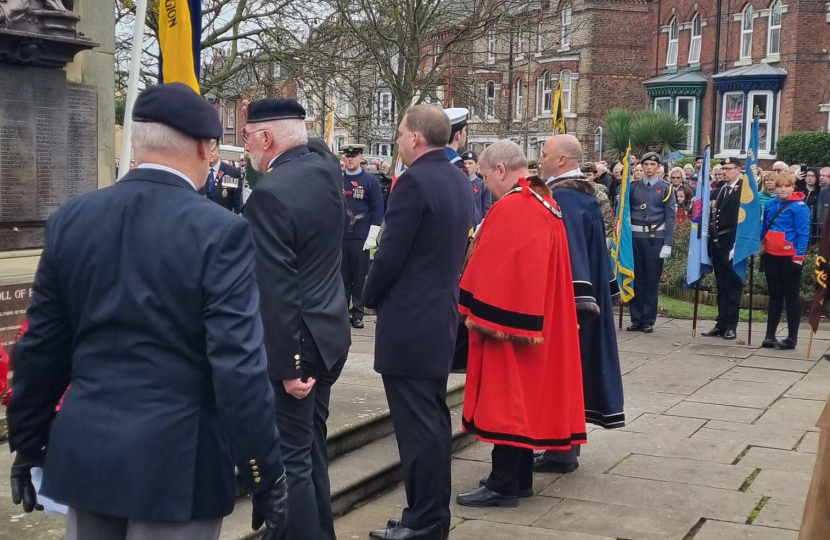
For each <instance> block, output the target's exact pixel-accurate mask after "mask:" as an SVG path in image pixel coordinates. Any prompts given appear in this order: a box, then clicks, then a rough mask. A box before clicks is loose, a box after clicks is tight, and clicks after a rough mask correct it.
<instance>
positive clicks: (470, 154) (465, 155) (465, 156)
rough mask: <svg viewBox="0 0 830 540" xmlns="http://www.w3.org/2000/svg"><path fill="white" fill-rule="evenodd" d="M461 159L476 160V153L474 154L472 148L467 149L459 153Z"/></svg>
mask: <svg viewBox="0 0 830 540" xmlns="http://www.w3.org/2000/svg"><path fill="white" fill-rule="evenodd" d="M461 159H463V160H464V161H469V160H473V161H475V162H478V154H476V153H475V152H474V151H473V150H467V151H466V152H464V153H463V154H461Z"/></svg>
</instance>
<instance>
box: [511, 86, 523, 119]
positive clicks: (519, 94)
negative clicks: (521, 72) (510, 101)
mask: <svg viewBox="0 0 830 540" xmlns="http://www.w3.org/2000/svg"><path fill="white" fill-rule="evenodd" d="M515 92H516V112H515V114H514V115H513V116H514V117H515V119H516V120H521V119H522V115H523V114H524V110H525V108H524V107H525V106H524V83H523V82H522V80H521V79H518V80H517V81H516V90H515Z"/></svg>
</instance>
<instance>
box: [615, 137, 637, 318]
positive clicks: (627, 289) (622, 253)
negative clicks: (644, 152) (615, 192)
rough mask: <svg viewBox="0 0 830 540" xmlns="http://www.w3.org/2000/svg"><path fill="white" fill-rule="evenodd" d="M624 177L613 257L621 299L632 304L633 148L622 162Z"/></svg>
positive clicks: (618, 206)
mask: <svg viewBox="0 0 830 540" xmlns="http://www.w3.org/2000/svg"><path fill="white" fill-rule="evenodd" d="M622 165H623V176H622V184H621V185H620V196H619V198H618V199H617V200H618V201H619V202H618V203H617V219H616V221H615V222H614V242H613V244H612V245H611V257H612V258H613V259H614V269H615V271H616V273H617V283H618V284H619V286H620V297H621V298H622V301H623V302H626V303H627V302H630V301H631V299H632V298H634V244H633V242H632V240H631V208H630V206H629V204H628V193H629V191H630V188H631V183H630V182H629V178H631V148H628V150H626V152H625V157H624V158H623V161H622Z"/></svg>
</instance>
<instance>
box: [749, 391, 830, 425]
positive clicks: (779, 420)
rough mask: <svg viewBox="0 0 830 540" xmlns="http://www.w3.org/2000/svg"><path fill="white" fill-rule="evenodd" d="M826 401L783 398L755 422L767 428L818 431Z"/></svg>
mask: <svg viewBox="0 0 830 540" xmlns="http://www.w3.org/2000/svg"><path fill="white" fill-rule="evenodd" d="M823 410H824V401H812V400H808V399H790V398H781V399H779V400H778V401H776V402H775V403H773V405H772V407H770V408H769V410H768V411H767V412H765V413H764V414H763V416H761V418H759V419H758V421H757V422H755V425H756V426H763V427H767V428H773V429H778V428H791V429H803V430H804V431H818V428H817V427H816V422H818V418H819V416H821V411H823Z"/></svg>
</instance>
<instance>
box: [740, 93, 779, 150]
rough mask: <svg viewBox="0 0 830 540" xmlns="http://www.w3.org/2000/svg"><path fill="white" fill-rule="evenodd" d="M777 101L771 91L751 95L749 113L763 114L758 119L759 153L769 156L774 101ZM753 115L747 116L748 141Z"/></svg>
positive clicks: (749, 97)
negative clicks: (756, 111)
mask: <svg viewBox="0 0 830 540" xmlns="http://www.w3.org/2000/svg"><path fill="white" fill-rule="evenodd" d="M773 99H775V97H774V96H773V93H772V92H771V91H769V90H758V91H753V92H750V93H749V96H748V99H747V101H748V107H749V108H748V109H747V111H750V112H752V111H755V110H756V109H757V110H758V111H759V112H760V113H761V116H760V117H759V118H758V152H759V153H766V154H769V153H770V151H771V143H772V138H771V137H770V126H772V100H773ZM751 116H752V115H747V124H746V127H745V128H744V129H746V134H747V140H749V133H750V131H751V129H752V118H751Z"/></svg>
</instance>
